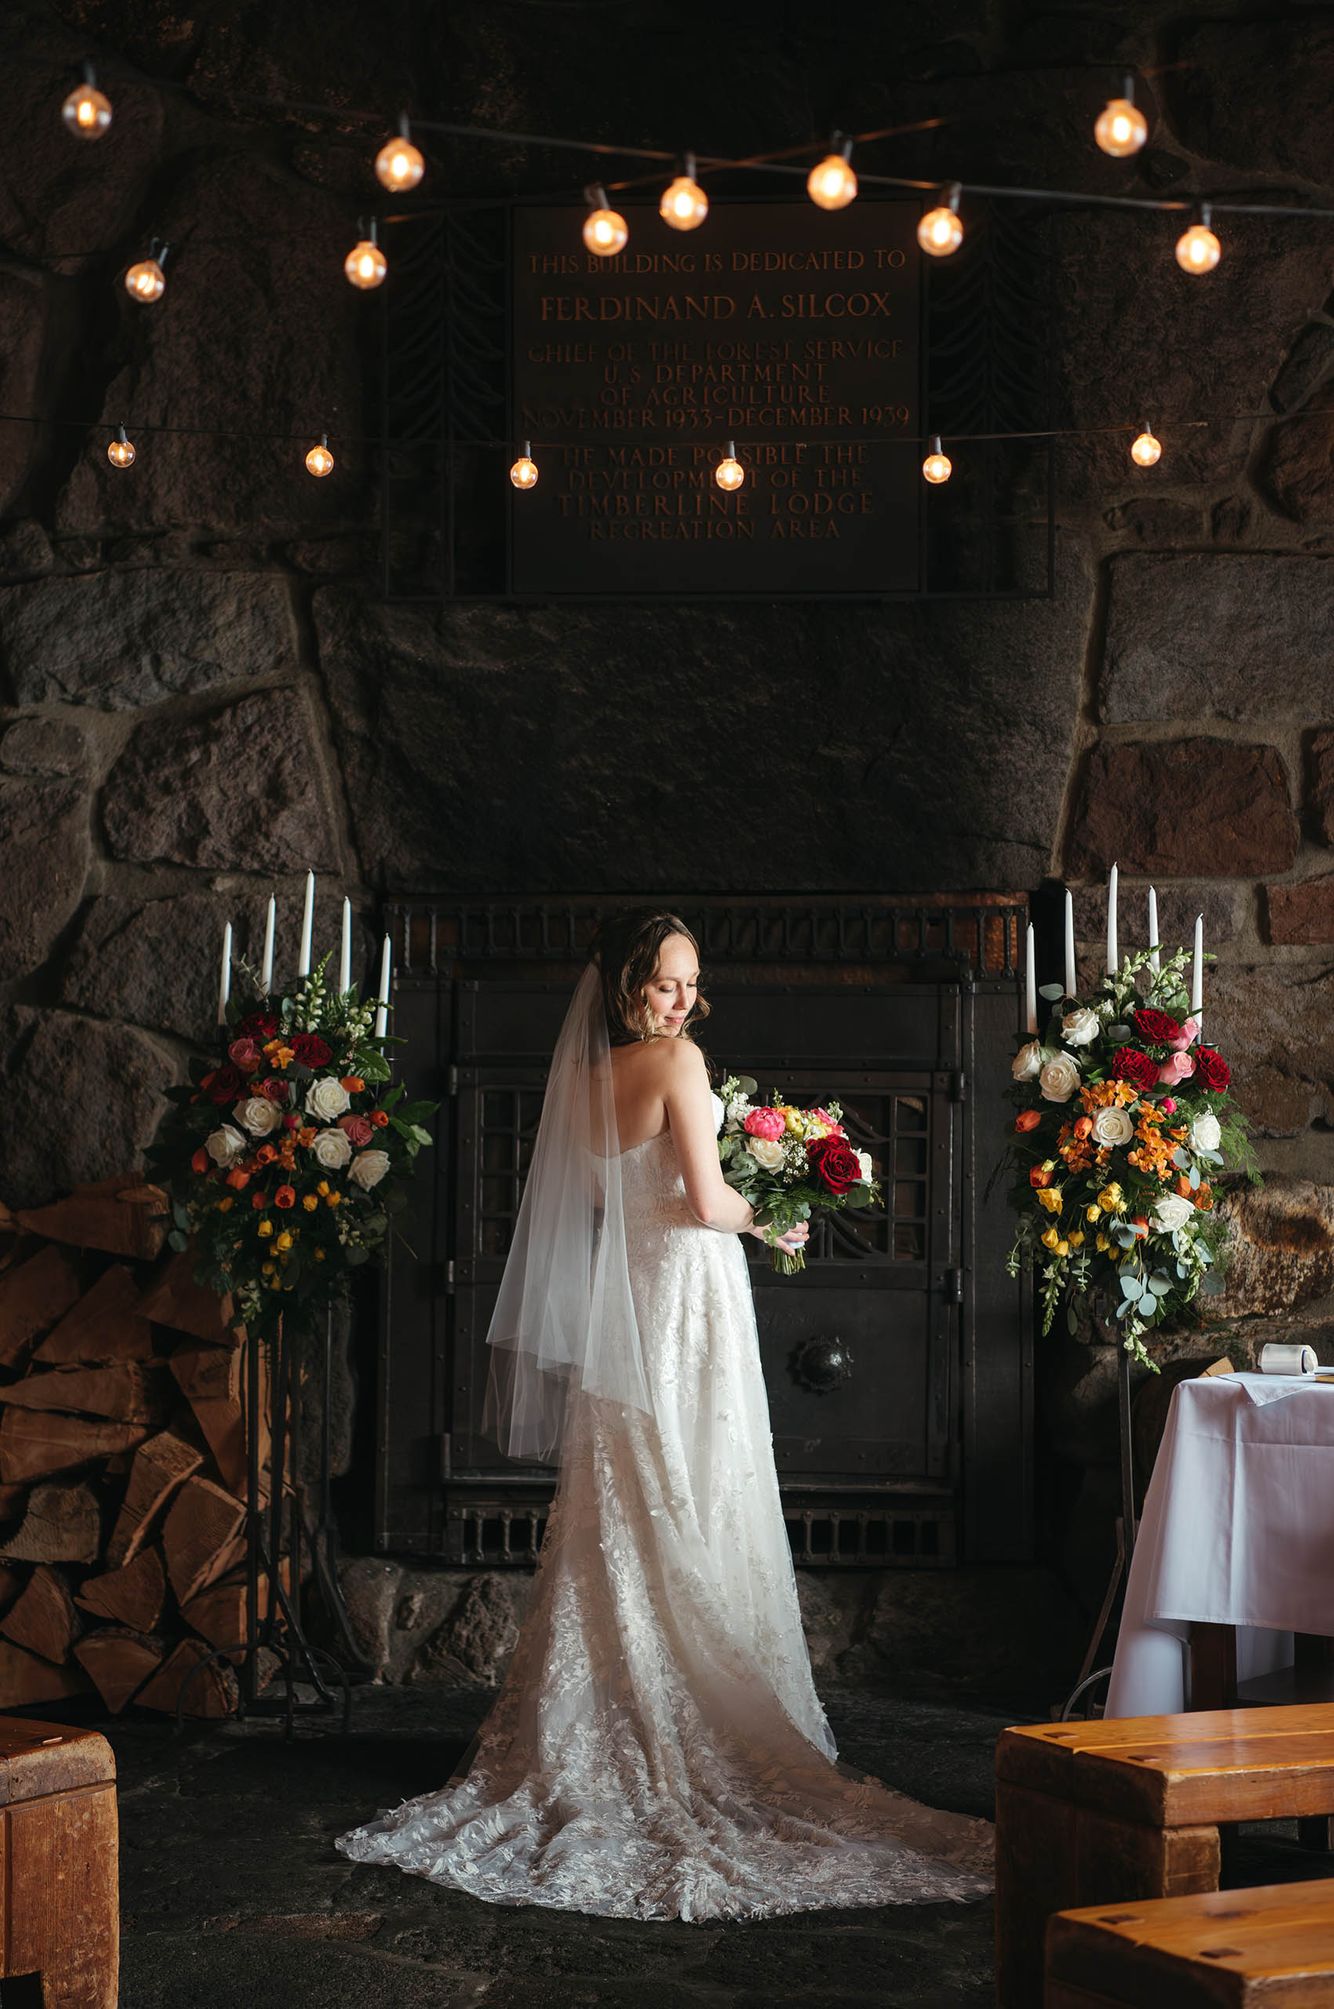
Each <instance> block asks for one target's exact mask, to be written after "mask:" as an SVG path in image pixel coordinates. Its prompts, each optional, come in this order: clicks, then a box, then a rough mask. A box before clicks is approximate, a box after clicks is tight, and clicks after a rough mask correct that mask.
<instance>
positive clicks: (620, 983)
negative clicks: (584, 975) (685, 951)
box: [589, 907, 709, 1046]
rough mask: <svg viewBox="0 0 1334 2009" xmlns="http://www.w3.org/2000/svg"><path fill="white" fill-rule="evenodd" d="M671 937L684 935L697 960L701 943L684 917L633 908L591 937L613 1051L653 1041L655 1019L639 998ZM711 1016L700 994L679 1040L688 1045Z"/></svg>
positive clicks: (612, 917) (609, 917) (605, 923)
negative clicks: (695, 1030)
mask: <svg viewBox="0 0 1334 2009" xmlns="http://www.w3.org/2000/svg"><path fill="white" fill-rule="evenodd" d="M671 935H684V936H685V939H686V940H687V941H688V942H689V944H690V946H691V948H692V949H693V950H694V951H695V954H696V956H698V955H699V943H698V942H697V941H696V940H695V937H694V935H693V934H692V933H691V931H690V929H689V928H688V927H687V926H686V924H685V922H684V921H683V920H682V919H681V917H680V915H679V914H668V913H665V912H663V911H662V910H661V909H660V908H657V907H630V908H627V909H626V910H625V911H624V912H622V913H619V914H608V915H607V916H606V917H605V918H604V920H603V921H602V924H601V926H600V927H599V928H598V931H597V933H596V935H595V936H594V937H593V943H592V947H591V949H590V951H589V953H590V955H591V956H592V958H593V961H594V962H595V963H596V964H597V969H598V975H599V976H600V977H601V979H602V1008H603V1010H604V1012H605V1013H606V1015H607V1037H608V1039H609V1040H610V1041H611V1044H612V1045H613V1046H629V1045H630V1043H631V1042H632V1041H634V1040H638V1039H642V1040H649V1039H652V1038H653V1037H654V1031H653V1015H652V1013H651V1012H650V1011H649V1009H648V1006H647V1005H645V1004H644V1003H643V1002H642V1001H641V1000H640V997H639V993H640V991H641V990H642V989H643V988H644V985H645V984H646V983H647V982H648V980H649V978H650V977H651V976H652V975H653V972H654V970H655V969H656V968H657V966H658V952H659V950H660V949H661V948H662V945H663V943H664V942H665V941H666V940H667V939H668V937H669V936H671ZM708 1015H709V1004H708V1000H707V999H706V998H703V997H701V996H699V995H698V994H697V995H696V998H695V1005H694V1009H693V1011H692V1012H691V1014H690V1017H689V1018H688V1019H687V1020H686V1022H685V1024H684V1025H683V1026H682V1027H681V1030H680V1033H679V1034H678V1035H677V1037H678V1038H680V1039H689V1037H690V1028H691V1026H692V1024H694V1023H695V1022H696V1021H697V1020H699V1019H704V1018H707V1017H708Z"/></svg>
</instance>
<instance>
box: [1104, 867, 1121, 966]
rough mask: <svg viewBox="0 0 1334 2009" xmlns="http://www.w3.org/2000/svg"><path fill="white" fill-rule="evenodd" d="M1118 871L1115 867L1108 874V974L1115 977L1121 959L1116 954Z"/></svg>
mask: <svg viewBox="0 0 1334 2009" xmlns="http://www.w3.org/2000/svg"><path fill="white" fill-rule="evenodd" d="M1117 876H1118V875H1117V869H1116V867H1115V865H1113V867H1112V869H1111V871H1110V872H1109V873H1108V874H1107V974H1108V976H1109V977H1114V976H1115V975H1116V972H1117V967H1118V962H1119V958H1118V956H1117V953H1116V881H1117Z"/></svg>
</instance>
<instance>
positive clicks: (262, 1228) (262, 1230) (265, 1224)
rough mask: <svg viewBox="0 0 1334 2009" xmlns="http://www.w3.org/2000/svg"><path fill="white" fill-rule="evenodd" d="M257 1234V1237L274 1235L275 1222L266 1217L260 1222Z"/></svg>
mask: <svg viewBox="0 0 1334 2009" xmlns="http://www.w3.org/2000/svg"><path fill="white" fill-rule="evenodd" d="M255 1233H256V1234H257V1235H265V1236H268V1235H271V1234H272V1233H273V1222H272V1221H271V1220H269V1219H268V1217H267V1216H265V1218H264V1219H263V1220H262V1221H261V1222H260V1224H259V1226H258V1228H256V1230H255Z"/></svg>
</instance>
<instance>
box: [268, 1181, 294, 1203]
mask: <svg viewBox="0 0 1334 2009" xmlns="http://www.w3.org/2000/svg"><path fill="white" fill-rule="evenodd" d="M273 1204H274V1206H275V1207H294V1206H295V1205H296V1187H295V1186H280V1187H279V1188H278V1190H277V1192H276V1193H275V1194H274V1196H273Z"/></svg>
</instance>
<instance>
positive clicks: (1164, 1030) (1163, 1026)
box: [1135, 1006, 1181, 1046]
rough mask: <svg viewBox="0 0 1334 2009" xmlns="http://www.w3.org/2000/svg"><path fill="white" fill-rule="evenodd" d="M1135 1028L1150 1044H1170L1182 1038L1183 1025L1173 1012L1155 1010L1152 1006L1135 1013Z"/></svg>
mask: <svg viewBox="0 0 1334 2009" xmlns="http://www.w3.org/2000/svg"><path fill="white" fill-rule="evenodd" d="M1135 1030H1136V1031H1137V1032H1138V1033H1139V1036H1140V1038H1141V1039H1143V1040H1147V1042H1148V1044H1149V1045H1150V1046H1170V1045H1171V1043H1172V1041H1173V1040H1174V1039H1180V1038H1181V1027H1180V1026H1179V1025H1178V1024H1177V1021H1176V1020H1175V1019H1174V1018H1173V1017H1172V1015H1171V1013H1170V1012H1165V1011H1154V1010H1153V1009H1152V1007H1150V1006H1146V1007H1145V1008H1144V1010H1142V1011H1137V1012H1136V1013H1135Z"/></svg>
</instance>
